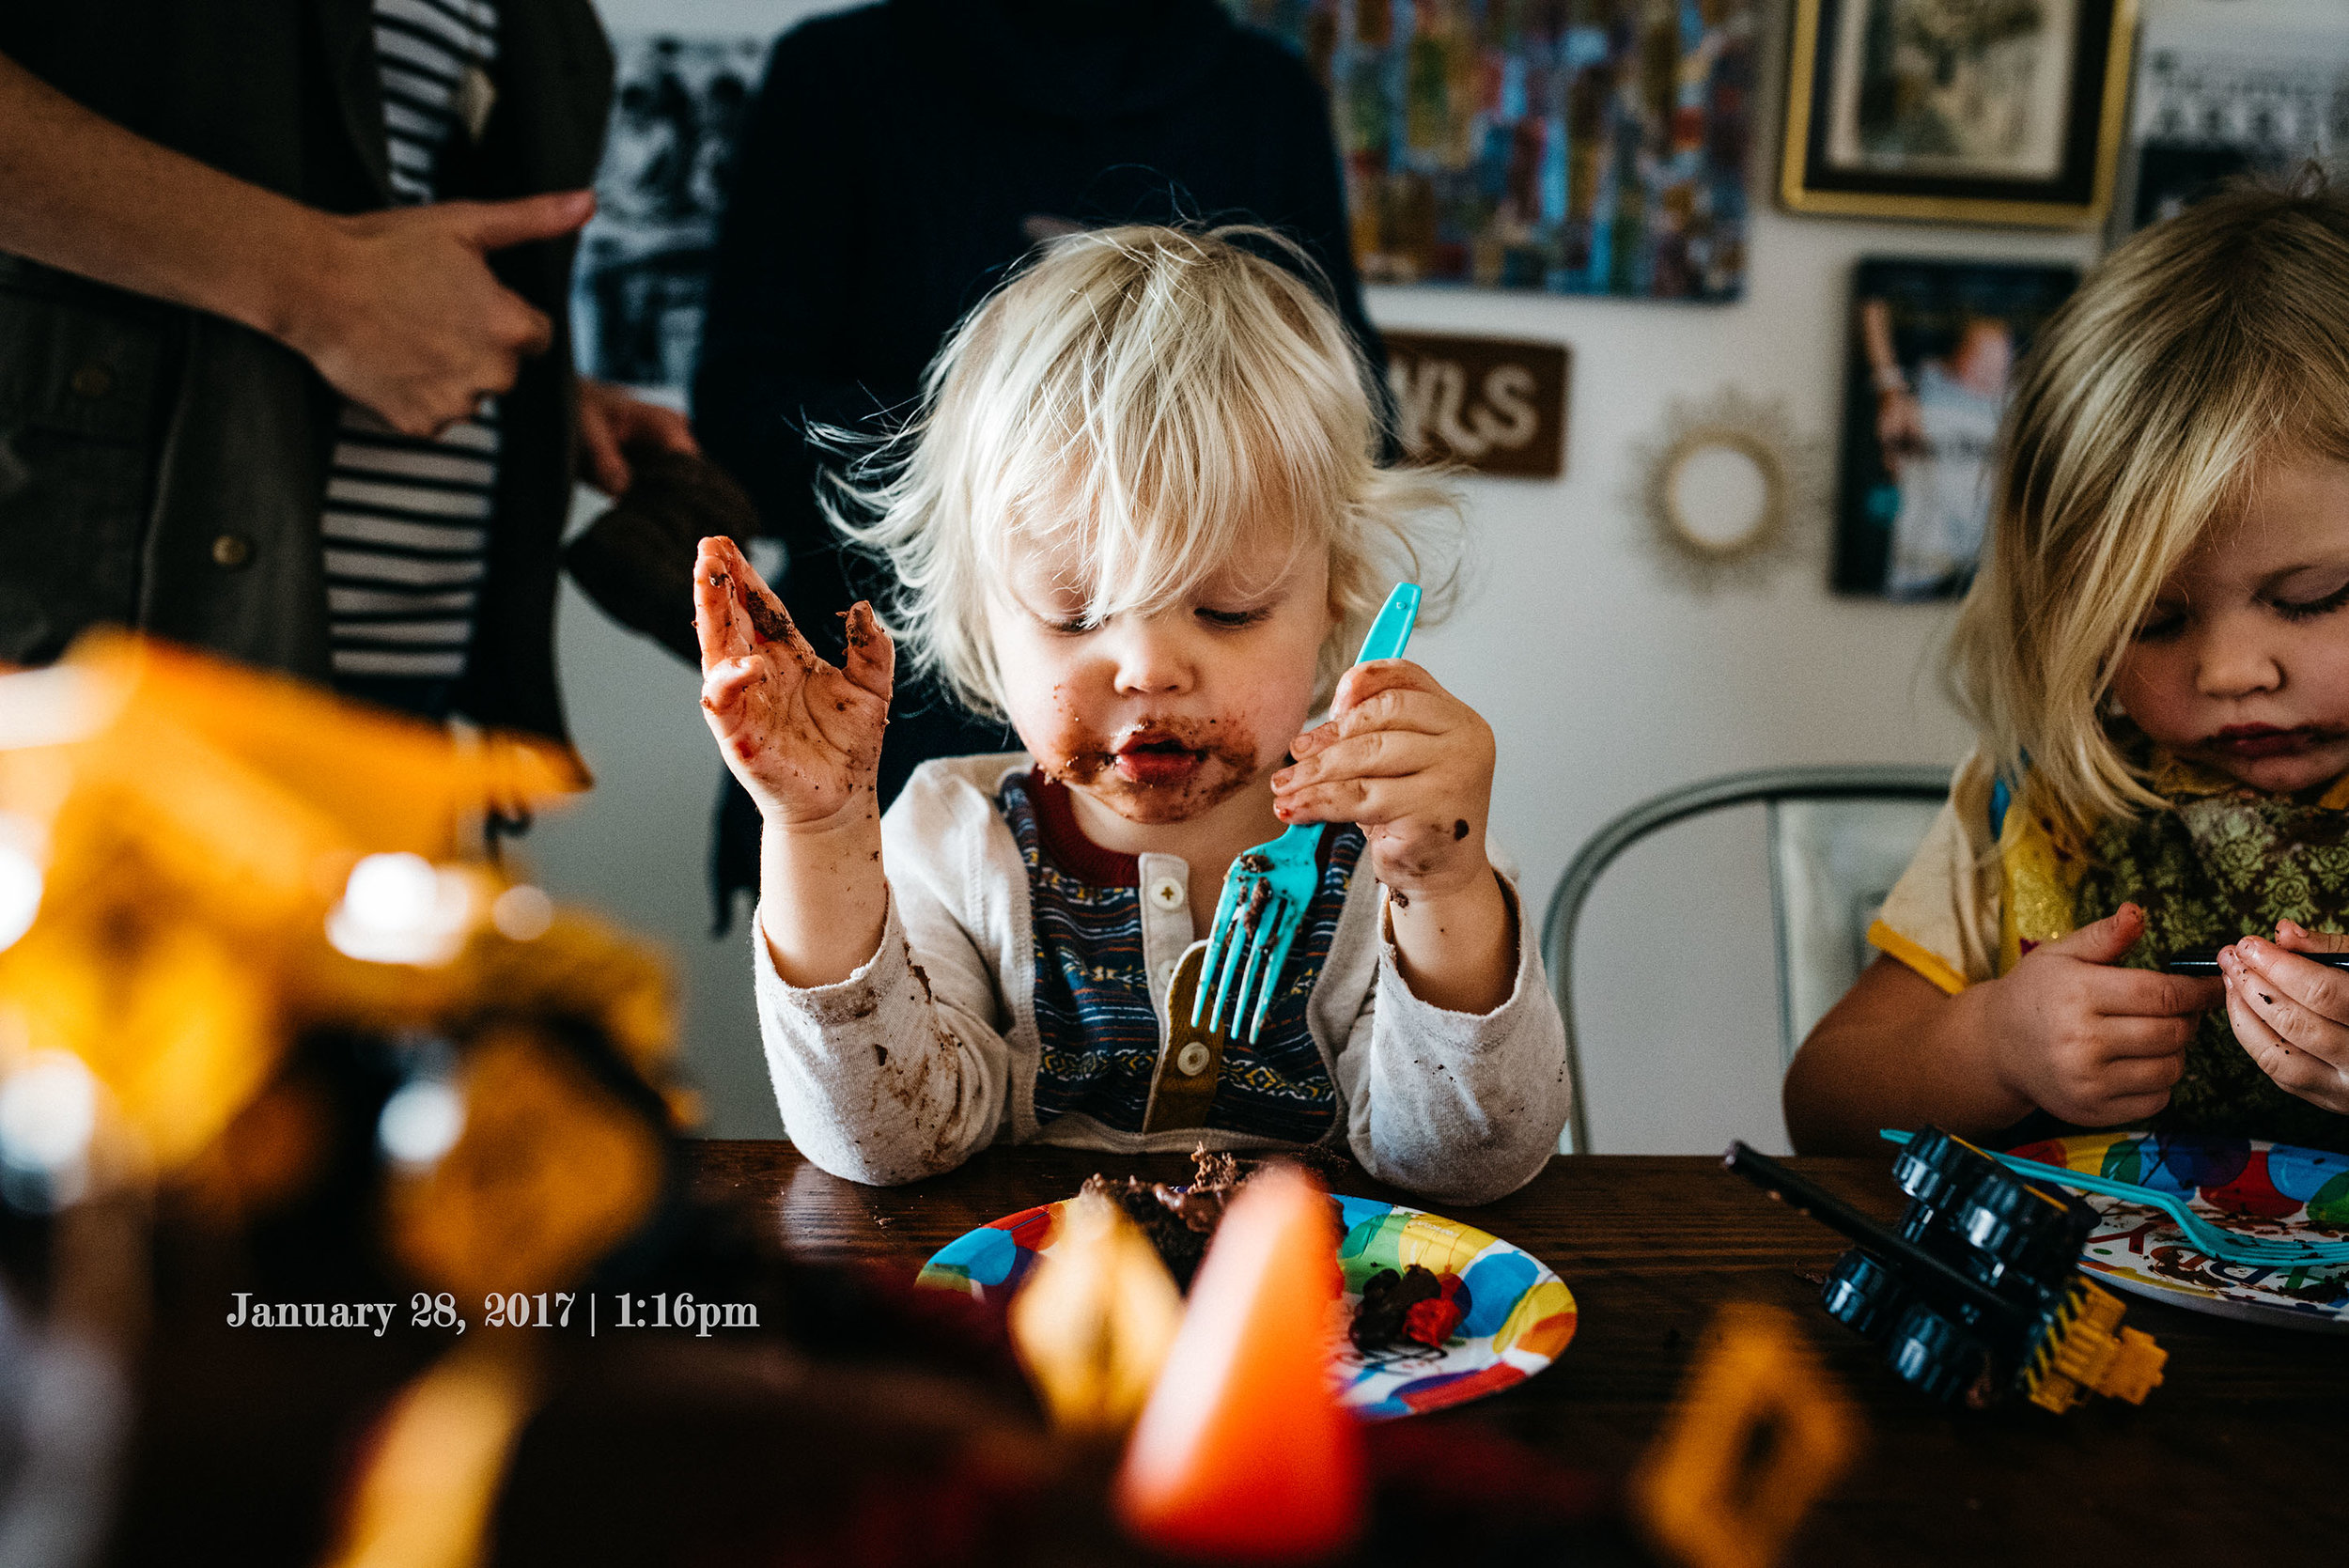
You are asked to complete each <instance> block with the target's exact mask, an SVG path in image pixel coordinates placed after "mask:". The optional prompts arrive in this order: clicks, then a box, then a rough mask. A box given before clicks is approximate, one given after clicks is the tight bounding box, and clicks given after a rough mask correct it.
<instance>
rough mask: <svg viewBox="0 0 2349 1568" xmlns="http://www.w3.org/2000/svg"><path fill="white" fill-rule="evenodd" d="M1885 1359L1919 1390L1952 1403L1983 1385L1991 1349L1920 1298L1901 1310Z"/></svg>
mask: <svg viewBox="0 0 2349 1568" xmlns="http://www.w3.org/2000/svg"><path fill="white" fill-rule="evenodd" d="M1884 1358H1885V1359H1886V1360H1887V1361H1889V1362H1890V1363H1891V1366H1892V1370H1893V1371H1894V1372H1896V1373H1899V1374H1901V1377H1902V1379H1903V1380H1904V1381H1905V1382H1906V1383H1907V1384H1908V1385H1909V1386H1910V1387H1911V1388H1914V1389H1917V1390H1918V1391H1919V1392H1921V1393H1924V1394H1929V1395H1931V1396H1932V1397H1933V1398H1935V1399H1937V1400H1939V1401H1941V1402H1942V1403H1943V1404H1945V1405H1954V1404H1957V1403H1958V1402H1959V1401H1961V1400H1963V1399H1965V1398H1967V1397H1968V1395H1969V1394H1970V1393H1972V1392H1973V1390H1974V1389H1977V1388H1979V1387H1982V1386H1983V1385H1984V1384H1985V1382H1986V1379H1987V1374H1988V1373H1989V1371H1990V1347H1989V1346H1988V1345H1987V1344H1985V1343H1983V1341H1982V1340H1981V1338H1980V1337H1979V1336H1977V1335H1976V1334H1974V1333H1973V1332H1972V1331H1971V1330H1970V1329H1967V1328H1963V1327H1959V1326H1958V1325H1956V1324H1955V1323H1952V1322H1951V1321H1950V1320H1949V1319H1948V1318H1946V1317H1944V1316H1942V1315H1941V1314H1940V1313H1939V1312H1936V1311H1935V1310H1934V1309H1933V1308H1932V1307H1930V1306H1928V1305H1927V1304H1926V1303H1924V1302H1922V1301H1919V1302H1916V1303H1914V1304H1912V1305H1911V1306H1910V1307H1909V1309H1908V1311H1906V1312H1904V1313H1902V1314H1901V1320H1900V1324H1899V1326H1898V1327H1895V1328H1894V1329H1893V1330H1892V1337H1891V1338H1890V1340H1889V1341H1887V1342H1886V1343H1885V1347H1884Z"/></svg>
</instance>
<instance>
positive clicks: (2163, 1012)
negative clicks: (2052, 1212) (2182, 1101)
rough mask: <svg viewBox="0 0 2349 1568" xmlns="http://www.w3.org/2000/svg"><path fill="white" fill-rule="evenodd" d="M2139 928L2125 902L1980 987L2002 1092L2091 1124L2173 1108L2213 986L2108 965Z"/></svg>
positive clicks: (2141, 922) (2134, 910)
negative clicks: (2172, 1090) (2189, 1046)
mask: <svg viewBox="0 0 2349 1568" xmlns="http://www.w3.org/2000/svg"><path fill="white" fill-rule="evenodd" d="M2144 931H2145V911H2144V910H2142V909H2140V908H2138V907H2137V906H2136V905H2134V904H2123V905H2122V906H2121V908H2119V909H2118V910H2116V911H2115V912H2113V913H2112V914H2110V915H2108V916H2106V917H2105V918H2104V919H2103V920H2100V921H2098V922H2096V923H2095V924H2092V925H2084V926H2082V927H2080V928H2079V929H2078V930H2077V931H2075V932H2073V933H2072V934H2071V935H2070V936H2068V937H2065V938H2063V939H2061V940H2059V941H2052V942H2045V943H2042V944H2041V945H2040V946H2038V947H2035V948H2033V949H2032V950H2031V951H2030V952H2029V953H2027V954H2025V955H2023V961H2022V962H2021V963H2019V964H2017V965H2015V968H2014V969H2013V970H2010V971H2008V972H2007V973H2006V974H2004V975H2002V976H2000V977H1999V979H1997V980H1993V981H1990V982H1988V983H1987V984H1985V985H1983V986H1980V987H1978V989H1979V990H1980V992H1981V993H1982V995H1983V1000H1984V1001H1985V1002H1986V1003H1987V1004H1988V1006H1989V1014H1988V1017H1986V1018H1985V1019H1984V1020H1983V1028H1984V1030H1985V1032H1986V1033H1985V1041H1984V1043H1985V1044H1986V1045H1987V1046H1988V1048H1989V1049H1990V1054H1991V1062H1992V1066H1993V1069H1994V1070H1995V1071H1996V1072H1997V1073H1998V1075H1999V1079H2000V1080H2001V1081H2002V1082H2003V1083H2004V1084H2005V1085H2006V1086H2007V1088H2009V1089H2010V1090H2012V1091H2013V1092H2014V1093H2015V1094H2019V1095H2021V1096H2022V1097H2023V1098H2025V1099H2027V1100H2029V1101H2030V1103H2031V1104H2033V1105H2035V1106H2037V1107H2039V1108H2040V1109H2041V1110H2045V1111H2046V1112H2047V1113H2048V1114H2050V1115H2052V1116H2055V1117H2057V1118H2058V1119H2060V1120H2062V1121H2066V1122H2073V1123H2077V1125H2079V1126H2089V1127H2108V1126H2117V1125H2119V1124H2121V1123H2123V1122H2130V1121H2136V1120H2138V1119H2139V1118H2142V1117H2146V1116H2150V1115H2152V1114H2153V1113H2154V1112H2155V1111H2156V1110H2160V1109H2161V1108H2162V1107H2163V1106H2165V1105H2168V1104H2169V1103H2170V1088H2171V1086H2172V1085H2174V1084H2175V1083H2176V1082H2177V1081H2178V1079H2179V1078H2180V1076H2181V1075H2183V1074H2184V1073H2185V1071H2186V1041H2187V1040H2188V1039H2189V1038H2191V1037H2192V1035H2193V1033H2194V1020H2195V1019H2196V1017H2199V1016H2200V1015H2201V1013H2202V1011H2203V1010H2204V1009H2205V1008H2207V1007H2209V1006H2210V1005H2211V1004H2212V1003H2213V1002H2215V1001H2217V1000H2218V996H2219V987H2218V985H2217V982H2216V981H2211V980H2196V979H2192V978H2189V977H2187V976H2186V975H2180V974H2162V973H2159V972H2157V971H2155V970H2128V969H2115V968H2113V967H2112V965H2113V961H2114V960H2115V959H2117V958H2119V957H2120V956H2121V955H2123V953H2126V952H2127V951H2128V950H2129V949H2130V948H2131V947H2132V946H2134V945H2135V944H2136V942H2137V939H2138V938H2139V937H2140V936H2142V935H2143V934H2144ZM1960 994H1961V995H1966V994H1969V993H1964V992H1961V993H1960Z"/></svg>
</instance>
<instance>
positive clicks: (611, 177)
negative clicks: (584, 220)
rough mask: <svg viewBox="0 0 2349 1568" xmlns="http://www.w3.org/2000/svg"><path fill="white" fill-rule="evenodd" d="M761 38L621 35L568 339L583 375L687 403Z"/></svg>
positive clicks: (762, 48)
mask: <svg viewBox="0 0 2349 1568" xmlns="http://www.w3.org/2000/svg"><path fill="white" fill-rule="evenodd" d="M769 41H770V40H769V39H765V38H753V37H718V38H683V37H678V36H677V35H674V34H667V33H662V34H643V33H636V34H631V33H622V34H617V35H615V36H614V38H613V40H612V44H613V54H614V60H615V64H616V71H615V74H616V77H617V80H616V82H615V84H614V101H613V106H612V124H611V129H610V131H609V132H608V133H607V135H606V137H605V139H604V147H603V163H602V166H601V167H600V168H599V169H598V170H597V171H596V215H595V217H593V218H592V219H590V220H589V221H588V224H587V228H586V231H585V233H584V234H583V235H582V236H581V238H580V249H579V267H578V270H577V272H576V273H575V274H574V277H573V281H572V287H571V332H572V340H573V344H574V348H575V349H576V352H577V354H578V357H579V367H580V370H581V372H582V373H583V374H585V375H589V376H594V377H598V378H599V379H600V380H607V381H619V382H622V383H623V384H626V385H629V386H633V387H639V388H642V389H644V390H646V391H648V392H659V393H663V394H666V395H668V396H669V398H670V399H671V400H681V399H682V398H683V397H684V396H685V393H686V388H687V384H688V383H689V382H691V381H692V374H693V354H694V351H695V349H696V347H697V346H698V345H699V343H700V342H701V330H702V308H703V304H704V300H705V296H706V295H707V294H708V287H709V258H710V251H711V248H712V247H713V246H714V245H715V244H716V242H717V236H718V209H719V207H720V206H721V204H722V201H723V194H722V193H723V191H724V189H725V182H726V179H727V174H728V170H729V166H730V165H731V163H732V162H733V158H734V143H735V137H736V134H737V133H738V132H739V129H740V125H741V120H742V116H743V114H744V113H745V112H746V111H747V109H748V108H749V105H750V101H751V97H752V95H753V93H754V92H755V91H756V89H757V86H758V79H759V76H760V73H761V72H762V71H763V70H764V69H765V66H766V55H767V48H768V44H769Z"/></svg>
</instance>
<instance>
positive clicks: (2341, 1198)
mask: <svg viewBox="0 0 2349 1568" xmlns="http://www.w3.org/2000/svg"><path fill="white" fill-rule="evenodd" d="M2010 1152H2011V1153H2014V1154H2017V1155H2020V1156H2022V1157H2025V1158H2026V1159H2035V1160H2038V1161H2040V1162H2041V1163H2042V1164H2046V1165H2061V1166H2062V1167H2063V1168H2064V1169H2066V1170H2069V1171H2081V1172H2089V1173H2091V1174H2093V1175H2102V1176H2110V1177H2113V1178H2115V1179H2116V1180H2119V1181H2124V1182H2136V1183H2137V1184H2139V1186H2141V1187H2150V1188H2155V1190H2156V1191H2161V1192H2168V1193H2172V1194H2175V1195H2176V1196H2178V1197H2182V1198H2184V1199H2185V1200H2186V1202H2187V1203H2189V1204H2191V1205H2192V1206H2193V1207H2194V1208H2195V1209H2197V1210H2199V1211H2200V1212H2201V1213H2204V1214H2207V1215H2209V1216H2210V1217H2211V1219H2213V1220H2214V1221H2216V1222H2217V1223H2218V1224H2222V1225H2225V1226H2226V1227H2227V1228H2228V1229H2230V1230H2235V1231H2241V1232H2243V1233H2244V1234H2247V1235H2263V1236H2290V1237H2296V1238H2299V1239H2302V1240H2308V1241H2341V1240H2345V1239H2349V1155H2337V1154H2328V1153H2326V1152H2325V1151H2323V1150H2320V1149H2297V1148H2294V1147H2292V1146H2291V1145H2290V1144H2286V1143H2268V1142H2263V1141H2259V1140H2256V1139H2248V1138H2201V1137H2195V1136H2191V1135H2188V1134H2185V1133H2155V1132H2122V1133H2110V1132H2099V1133H2092V1134H2088V1135H2085V1136H2082V1137H2077V1138H2051V1139H2048V1140H2046V1141H2044V1142H2038V1143H2030V1144H2026V1145H2024V1146H2023V1147H2021V1148H2019V1149H2015V1150H2012V1151H2010ZM2083 1196H2085V1197H2086V1198H2087V1200H2088V1202H2089V1203H2092V1204H2093V1205H2094V1206H2095V1209H2096V1213H2097V1216H2098V1219H2097V1224H2096V1229H2095V1230H2094V1231H2093V1232H2092V1233H2091V1234H2090V1235H2089V1238H2088V1244H2087V1246H2086V1247H2085V1248H2084V1249H2082V1250H2081V1252H2080V1266H2081V1267H2082V1268H2084V1269H2086V1270H2088V1271H2089V1272H2090V1273H2091V1274H2094V1275H2097V1276H2099V1277H2101V1278H2102V1279H2103V1280H2104V1281H2106V1282H2107V1283H2109V1284H2111V1285H2113V1286H2115V1287H2116V1288H2118V1289H2121V1290H2125V1291H2134V1292H2135V1293H2136V1294H2138V1295H2139V1296H2151V1297H2153V1298H2154V1299H2155V1300H2157V1301H2168V1302H2170V1303H2171V1304H2173V1305H2175V1306H2180V1307H2184V1308H2186V1309H2187V1310H2189V1311H2191V1312H2214V1313H2217V1315H2218V1316H2220V1317H2235V1318H2244V1319H2247V1320H2248V1321H2251V1322H2256V1323H2271V1324H2278V1325H2280V1326H2282V1327H2292V1328H2311V1329H2316V1330H2318V1331H2320V1332H2332V1333H2349V1264H2331V1265H2324V1266H2321V1267H2312V1268H2311V1267H2304V1266H2294V1267H2284V1268H2277V1267H2272V1266H2268V1265H2258V1264H2237V1263H2222V1262H2220V1261H2219V1260H2217V1259H2216V1258H2209V1257H2205V1256H2203V1255H2202V1254H2201V1253H2200V1252H2197V1251H2195V1250H2193V1249H2192V1248H2191V1247H2188V1246H2187V1245H2186V1238H2185V1236H2184V1235H2182V1234H2180V1233H2179V1230H2178V1227H2177V1225H2176V1223H2175V1222H2174V1221H2172V1220H2171V1219H2170V1217H2169V1216H2168V1215H2166V1214H2164V1213H2162V1212H2161V1211H2160V1210H2159V1209H2156V1208H2149V1207H2147V1206H2146V1205H2145V1204H2142V1203H2130V1202H2129V1201H2128V1200H2126V1199H2123V1198H2107V1197H2104V1196H2102V1195H2101V1194H2098V1193H2093V1192H2091V1193H2086V1194H2083Z"/></svg>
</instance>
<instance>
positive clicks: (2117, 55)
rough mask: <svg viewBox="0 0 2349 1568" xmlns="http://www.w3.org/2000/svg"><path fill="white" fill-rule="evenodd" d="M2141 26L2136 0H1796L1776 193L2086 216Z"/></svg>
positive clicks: (2023, 220)
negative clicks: (1953, 0)
mask: <svg viewBox="0 0 2349 1568" xmlns="http://www.w3.org/2000/svg"><path fill="white" fill-rule="evenodd" d="M2136 37H2137V0H2006V3H2004V4H1999V3H1995V0H1978V3H1976V4H1973V5H1968V6H1951V5H1947V4H1939V5H1936V4H1933V3H1931V0H1796V3H1795V8H1794V39H1793V43H1792V47H1791V50H1790V52H1789V56H1788V69H1787V82H1786V127H1785V130H1786V134H1785V143H1784V147H1783V149H1782V152H1781V159H1780V164H1779V199H1780V201H1781V203H1783V204H1784V205H1785V206H1786V208H1787V209H1789V210H1792V211H1796V212H1805V213H1816V214H1821V215H1827V216H1834V217H1849V218H1908V219H1916V220H1921V221H1924V222H1932V223H1968V224H1999V225H2013V226H2018V227H2036V228H2092V227H2094V226H2096V225H2099V224H2101V223H2102V222H2104V219H2105V214H2106V212H2107V211H2108V210H2109V209H2110V207H2111V204H2112V191H2113V181H2114V178H2115V172H2116V169H2117V166H2118V163H2119V161H2120V151H2121V142H2122V135H2123V116H2125V113H2126V111H2127V106H2128V89H2129V73H2130V69H2131V56H2132V53H2133V45H2134V43H2135V40H2136ZM1925 66H1930V67H1931V68H1932V69H1931V70H1930V71H1926V70H1921V69H1920V68H1921V67H1925Z"/></svg>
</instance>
